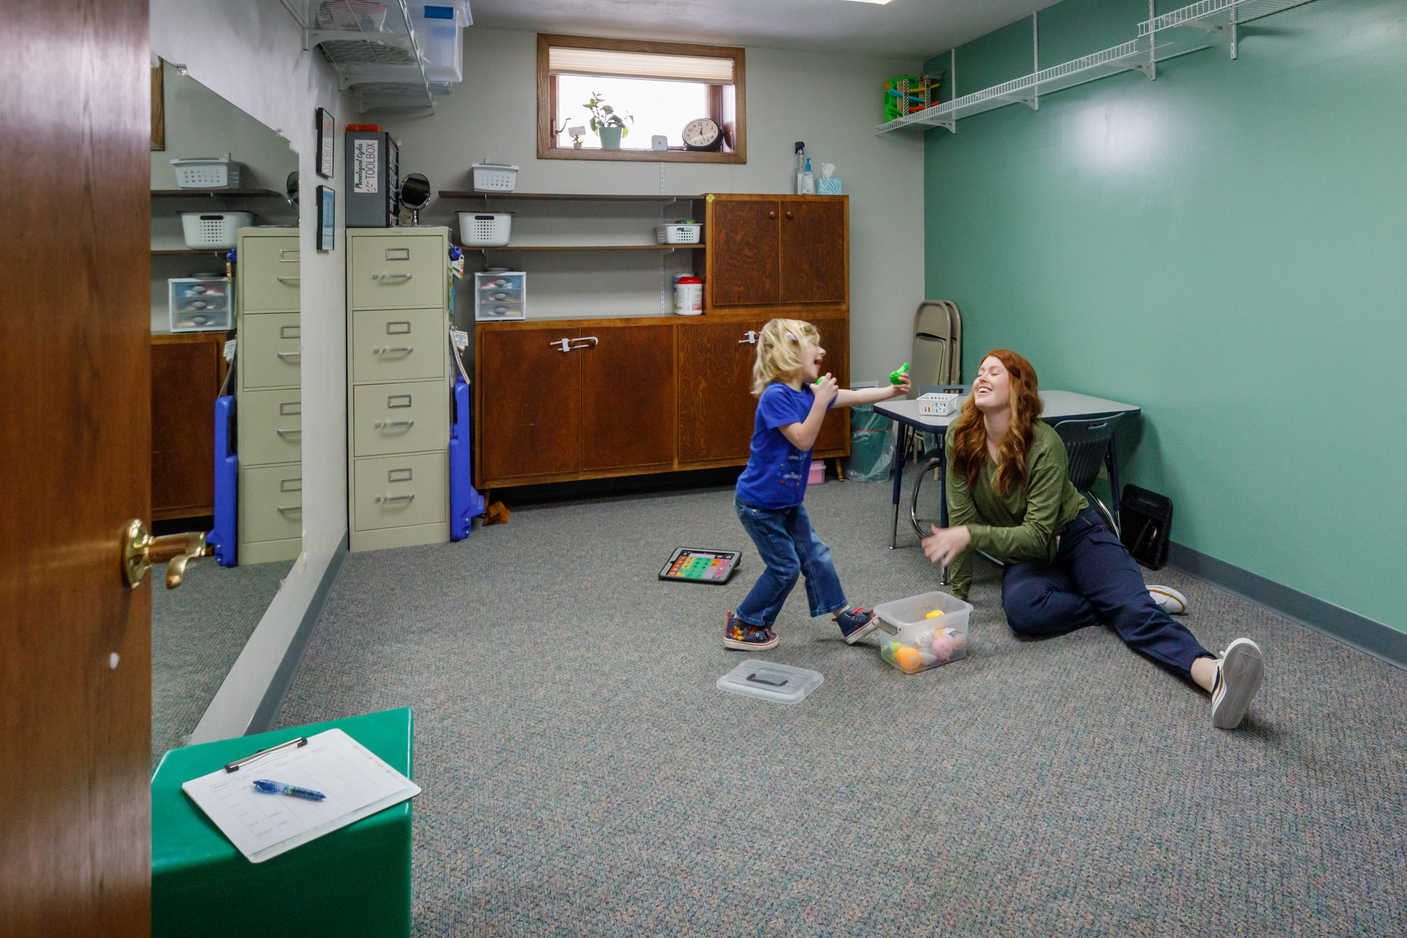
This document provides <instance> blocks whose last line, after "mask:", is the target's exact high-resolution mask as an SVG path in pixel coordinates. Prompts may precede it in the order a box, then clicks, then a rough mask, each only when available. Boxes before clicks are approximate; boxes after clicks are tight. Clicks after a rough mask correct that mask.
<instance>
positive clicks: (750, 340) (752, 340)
mask: <svg viewBox="0 0 1407 938" xmlns="http://www.w3.org/2000/svg"><path fill="white" fill-rule="evenodd" d="M745 334H746V336H747V338H745V339H739V340H738V344H739V345H744V344H746V345H756V344H757V333H756V332H755V331H753V330H752V329H749V330H748V331H747V332H746V333H745Z"/></svg>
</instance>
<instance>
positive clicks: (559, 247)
mask: <svg viewBox="0 0 1407 938" xmlns="http://www.w3.org/2000/svg"><path fill="white" fill-rule="evenodd" d="M458 247H460V248H461V249H463V250H465V251H480V252H487V251H673V250H674V249H675V248H682V249H687V250H698V251H702V250H704V249H705V245H702V244H508V245H503V246H501V247H488V246H484V245H478V244H461V245H458Z"/></svg>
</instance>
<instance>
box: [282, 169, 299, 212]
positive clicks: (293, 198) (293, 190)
mask: <svg viewBox="0 0 1407 938" xmlns="http://www.w3.org/2000/svg"><path fill="white" fill-rule="evenodd" d="M285 187H286V188H287V189H288V204H289V205H291V206H293V207H294V208H297V207H298V170H296V169H295V170H294V171H293V172H291V173H289V174H288V182H287V183H285Z"/></svg>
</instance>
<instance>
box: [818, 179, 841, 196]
mask: <svg viewBox="0 0 1407 938" xmlns="http://www.w3.org/2000/svg"><path fill="white" fill-rule="evenodd" d="M816 194H817V195H840V180H839V179H835V178H831V179H817V180H816Z"/></svg>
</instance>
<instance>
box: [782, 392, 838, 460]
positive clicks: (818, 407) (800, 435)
mask: <svg viewBox="0 0 1407 938" xmlns="http://www.w3.org/2000/svg"><path fill="white" fill-rule="evenodd" d="M811 393H812V395H813V396H814V397H815V400H813V401H812V402H811V413H809V414H807V415H806V419H805V420H803V421H802V422H801V423H789V424H787V425H786V426H782V427H778V428H777V429H778V430H780V431H782V436H784V437H786V438H787V442H788V443H790V444H791V445H792V446H795V447H796V448H797V449H799V450H801V451H803V452H805V451H806V450H808V449H810V448H811V447H812V446H814V445H815V444H816V435H817V434H818V433H820V432H821V421H822V420H825V419H826V411H827V410H829V409H830V403H831V401H832V400H833V399H835V397H836V396H837V392H836V386H835V379H834V378H832V377H831V376H830V375H826V376H825V377H824V378H822V379H820V380H819V381H817V382H816V383H815V384H814V385H812V387H811Z"/></svg>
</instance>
